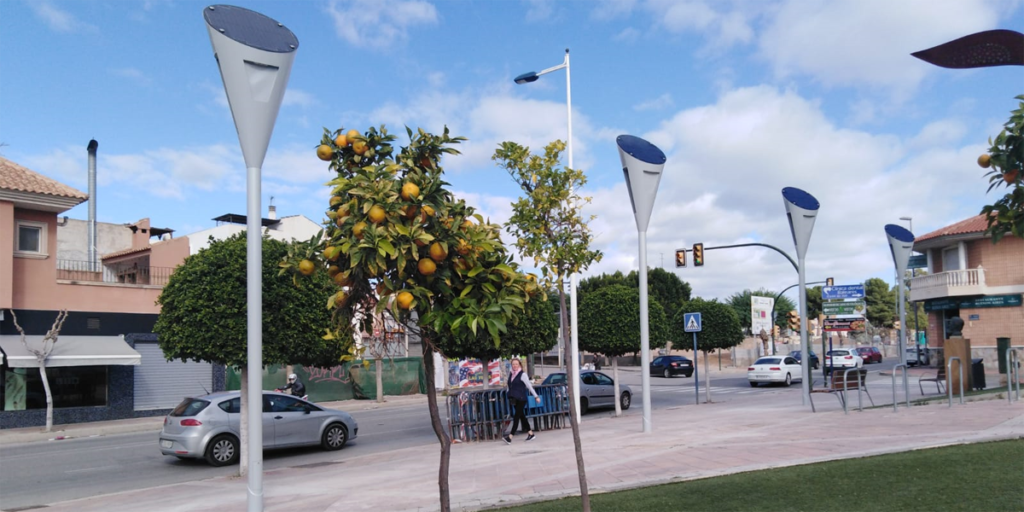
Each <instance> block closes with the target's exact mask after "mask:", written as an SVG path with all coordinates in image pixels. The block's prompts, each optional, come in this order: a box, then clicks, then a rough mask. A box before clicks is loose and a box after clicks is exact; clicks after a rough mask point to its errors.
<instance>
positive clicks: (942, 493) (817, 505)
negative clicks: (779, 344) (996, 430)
mask: <svg viewBox="0 0 1024 512" xmlns="http://www.w3.org/2000/svg"><path fill="white" fill-rule="evenodd" d="M590 504H591V509H592V510H593V511H594V512H631V511H636V512H655V511H674V510H680V511H695V512H703V511H708V512H726V511H733V510H735V511H756V512H775V511H784V510H793V511H797V510H801V511H803V510H805V511H836V512H851V511H861V510H864V511H875V510H877V511H915V510H920V511H928V512H936V511H942V512H945V511H960V510H962V511H965V512H1002V511H1024V439H1017V440H1013V441H1000V442H992V443H979V444H970V445H961V446H951V447H946V448H935V449H930V450H918V451H912V452H904V453H897V454H892V455H880V456H877V457H866V458H861V459H847V460H839V461H832V462H823V463H818V464H808V465H804V466H794V467H788V468H779V469H769V470H764V471H752V472H747V473H739V474H735V475H727V476H721V477H715V478H705V479H702V480H692V481H688V482H680V483H675V484H667V485H658V486H654V487H645V488H642V489H634V490H631V491H622V492H613V493H607V494H591V495H590ZM580 508H581V507H580V499H579V497H578V496H577V497H572V498H564V499H560V500H556V501H547V502H543V503H533V504H530V505H525V506H521V507H514V508H505V509H502V510H523V511H530V512H548V511H551V512H555V511H563V510H580Z"/></svg>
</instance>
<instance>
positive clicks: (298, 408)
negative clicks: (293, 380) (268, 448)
mask: <svg viewBox="0 0 1024 512" xmlns="http://www.w3.org/2000/svg"><path fill="white" fill-rule="evenodd" d="M270 402H271V406H272V407H271V410H272V411H273V414H272V415H271V418H272V419H273V422H274V446H295V445H303V444H314V443H317V442H319V441H320V439H319V437H320V426H319V422H320V420H321V419H322V418H320V415H317V414H313V408H312V407H311V406H309V404H307V403H306V402H303V401H302V400H299V399H298V398H295V397H291V396H279V395H271V396H270Z"/></svg>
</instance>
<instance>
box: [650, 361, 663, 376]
mask: <svg viewBox="0 0 1024 512" xmlns="http://www.w3.org/2000/svg"><path fill="white" fill-rule="evenodd" d="M664 362H665V358H664V357H656V358H654V361H651V375H661V367H662V363H664Z"/></svg>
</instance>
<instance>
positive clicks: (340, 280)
mask: <svg viewBox="0 0 1024 512" xmlns="http://www.w3.org/2000/svg"><path fill="white" fill-rule="evenodd" d="M334 284H336V285H338V286H348V285H350V284H352V279H350V278H349V273H348V272H338V273H337V274H335V275H334Z"/></svg>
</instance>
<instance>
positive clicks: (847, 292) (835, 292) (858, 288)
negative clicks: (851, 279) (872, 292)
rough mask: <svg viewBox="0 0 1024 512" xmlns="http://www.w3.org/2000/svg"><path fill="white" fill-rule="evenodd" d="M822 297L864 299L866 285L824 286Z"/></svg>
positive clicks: (825, 298)
mask: <svg viewBox="0 0 1024 512" xmlns="http://www.w3.org/2000/svg"><path fill="white" fill-rule="evenodd" d="M821 298H822V299H823V300H839V299H862V298H864V285H862V284H847V285H841V286H822V287H821Z"/></svg>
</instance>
